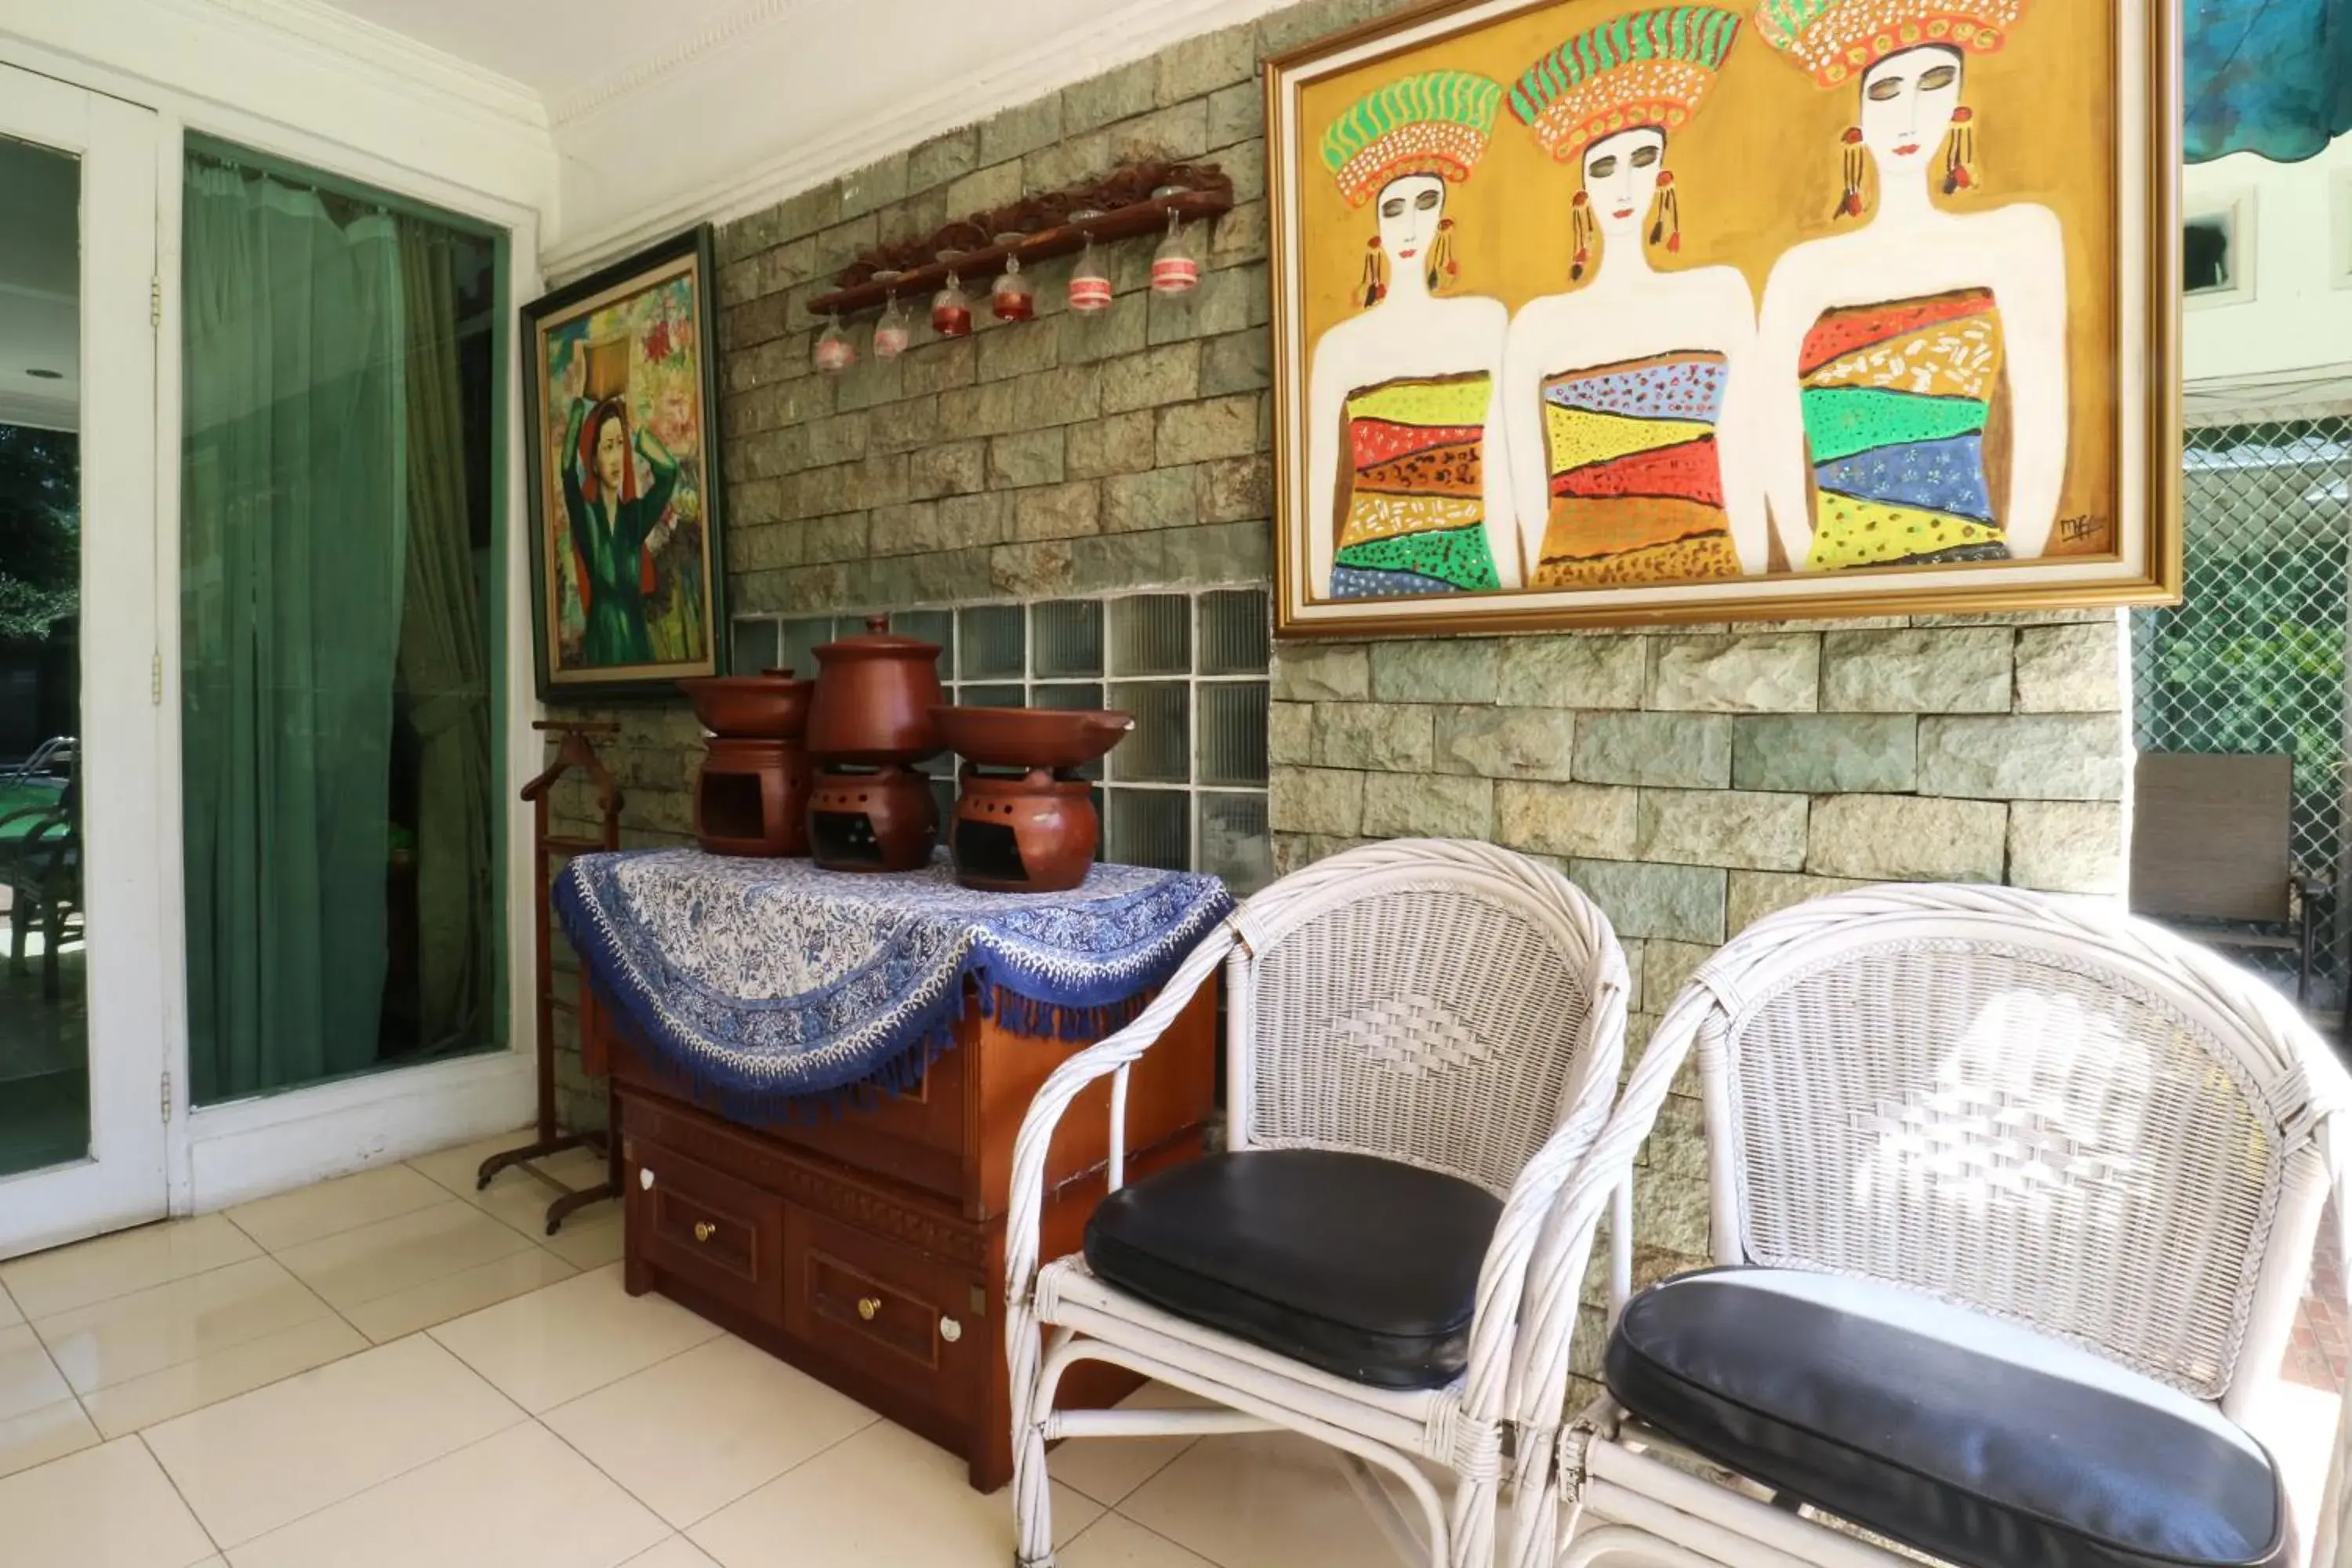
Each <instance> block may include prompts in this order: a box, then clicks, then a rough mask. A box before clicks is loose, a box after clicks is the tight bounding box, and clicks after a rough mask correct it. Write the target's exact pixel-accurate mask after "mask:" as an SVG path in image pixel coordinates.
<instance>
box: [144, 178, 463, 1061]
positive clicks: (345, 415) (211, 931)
mask: <svg viewBox="0 0 2352 1568" xmlns="http://www.w3.org/2000/svg"><path fill="white" fill-rule="evenodd" d="M183 212H184V218H183V258H184V278H183V286H184V287H183V292H184V318H185V319H184V337H183V362H182V363H183V380H184V389H183V390H184V447H183V451H182V455H181V462H182V479H181V516H182V540H181V584H180V589H181V644H182V647H181V654H182V705H183V707H182V729H181V734H182V741H181V751H182V778H183V788H182V816H183V829H184V856H185V871H186V900H187V945H188V953H187V964H188V969H187V973H188V1035H189V1066H190V1072H191V1077H192V1079H193V1084H192V1087H193V1089H194V1100H195V1103H197V1104H199V1105H207V1104H214V1103H217V1102H220V1101H223V1100H235V1099H240V1098H245V1097H247V1096H251V1095H255V1094H260V1093H266V1092H270V1091H275V1090H279V1089H291V1088H296V1087H300V1086H303V1085H309V1084H314V1083H319V1082H322V1081H325V1080H327V1079H338V1078H343V1077H347V1076H350V1075H352V1074H356V1073H364V1072H371V1071H375V1070H378V1069H382V1068H393V1067H400V1066H404V1065H410V1064H415V1063H420V1062H425V1061H431V1060H436V1059H440V1058H446V1057H449V1056H452V1055H456V1054H461V1053H465V1052H468V1051H474V1050H482V1049H491V1048H497V1047H500V1046H501V1045H502V1044H503V1043H504V1037H505V1018H506V1008H505V1005H504V1000H503V975H502V970H501V963H500V953H501V952H502V947H503V943H502V940H501V932H502V931H503V926H504V921H503V916H502V913H501V910H502V909H503V900H502V885H501V878H500V875H499V839H500V831H499V819H500V815H501V813H500V810H499V803H500V802H502V801H503V799H504V797H505V795H506V788H505V784H504V780H503V777H502V775H501V772H500V768H499V750H498V746H497V744H496V737H497V733H498V730H497V726H496V723H495V715H496V714H497V713H498V712H499V710H500V709H499V698H500V695H501V693H500V691H499V679H498V671H499V668H500V660H499V658H498V656H497V650H498V649H499V647H502V630H501V628H502V625H503V612H502V608H501V606H502V604H503V596H502V595H501V593H500V591H499V584H500V582H501V580H502V574H501V573H500V571H499V563H500V561H501V559H502V552H501V550H500V540H501V519H500V515H499V513H500V510H501V509H500V504H499V503H500V500H501V499H502V496H503V493H504V487H503V486H502V485H501V484H500V483H499V482H498V478H497V476H498V475H499V472H500V466H501V462H502V457H503V454H502V450H501V442H500V439H499V419H498V417H497V410H498V409H499V406H500V404H501V394H502V391H503V388H502V386H501V385H500V382H501V379H502V375H503V369H502V367H503V365H504V363H505V352H504V348H505V343H506V341H507V339H506V332H507V325H506V324H507V321H508V315H509V310H508V301H507V300H506V298H505V293H506V289H505V253H504V239H503V237H501V236H499V235H498V234H496V233H494V232H492V231H490V230H488V229H486V228H482V227H480V226H476V225H472V224H470V223H468V222H467V221H465V220H463V219H460V218H457V217H455V216H451V215H448V214H445V213H438V212H434V211H430V210H427V209H424V208H421V207H418V206H416V205H414V204H409V203H405V202H402V201H398V200H396V199H394V198H392V197H390V196H387V195H383V194H382V193H378V192H373V191H369V190H366V189H363V188H362V187H358V186H354V185H352V184H348V183H343V182H339V181H335V180H332V179H330V178H329V177H328V176H325V175H323V174H318V173H316V172H314V171H310V170H305V169H300V168H297V167H292V166H289V165H287V164H284V163H278V162H276V161H274V160H270V159H267V158H264V157H261V156H258V155H257V154H254V153H247V152H244V151H241V150H239V149H236V148H234V147H230V146H226V145H224V144H218V143H210V142H191V145H190V148H189V152H188V156H187V161H186V170H185V183H184V191H183Z"/></svg>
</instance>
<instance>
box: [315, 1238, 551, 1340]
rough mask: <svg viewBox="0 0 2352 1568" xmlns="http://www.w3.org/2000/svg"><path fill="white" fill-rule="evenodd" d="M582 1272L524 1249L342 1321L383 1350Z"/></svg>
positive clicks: (350, 1312) (352, 1310) (351, 1310)
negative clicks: (409, 1336) (389, 1344)
mask: <svg viewBox="0 0 2352 1568" xmlns="http://www.w3.org/2000/svg"><path fill="white" fill-rule="evenodd" d="M576 1272H578V1271H577V1270H576V1269H574V1268H572V1265H570V1264H569V1263H566V1262H564V1261H563V1259H562V1258H558V1257H556V1256H555V1255H554V1254H553V1253H551V1252H542V1251H541V1250H540V1249H539V1248H538V1247H529V1246H526V1247H524V1248H523V1249H522V1250H521V1251H520V1252H510V1253H509V1254H507V1256H505V1257H504V1258H493V1259H492V1260H491V1261H489V1262H488V1263H485V1264H481V1265H479V1266H478V1267H477V1268H468V1269H466V1270H465V1271H464V1272H462V1273H458V1274H449V1275H445V1276H443V1277H442V1278H441V1279H428V1280H426V1281H425V1283H424V1284H422V1285H412V1286H410V1287H409V1288H408V1289H405V1290H395V1291H394V1292H393V1293H392V1294H391V1295H389V1296H379V1297H377V1298H376V1299H375V1300H373V1301H362V1302H361V1303H360V1304H359V1305H358V1306H356V1307H348V1308H345V1309H344V1313H343V1315H344V1316H345V1317H347V1318H349V1319H351V1321H352V1324H353V1325H354V1326H355V1327H357V1328H358V1329H359V1331H361V1332H362V1333H363V1334H365V1335H367V1337H368V1338H370V1339H372V1340H373V1341H375V1342H376V1343H378V1344H383V1343H384V1342H386V1341H389V1340H396V1339H398V1338H400V1337H401V1336H402V1335H403V1334H413V1333H415V1331H417V1330H419V1329H429V1328H431V1327H432V1326H433V1325H434V1324H436V1323H446V1322H447V1321H449V1320H450V1319H452V1318H462V1317H464V1316H465V1315H466V1314H467V1313H468V1312H478V1311H479V1310H482V1309H483V1308H484V1307H490V1306H496V1305H497V1304H498V1303H499V1302H500V1301H507V1300H513V1299H514V1298H515V1297H517V1296H521V1295H525V1294H527V1293H529V1292H530V1291H532V1290H536V1289H540V1288H541V1287H542V1286H546V1285H552V1284H554V1283H555V1282H556V1281H557V1280H559V1279H571V1278H572V1275H573V1274H574V1273H576Z"/></svg>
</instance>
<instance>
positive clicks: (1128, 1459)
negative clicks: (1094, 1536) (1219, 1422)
mask: <svg viewBox="0 0 2352 1568" xmlns="http://www.w3.org/2000/svg"><path fill="white" fill-rule="evenodd" d="M1119 1403H1120V1404H1121V1405H1125V1406H1127V1407H1129V1408H1130V1409H1159V1410H1164V1409H1170V1408H1177V1409H1184V1408H1191V1409H1199V1408H1202V1407H1203V1406H1206V1405H1208V1404H1209V1401H1207V1400H1205V1399H1201V1398H1197V1397H1195V1396H1194V1395H1192V1394H1187V1393H1185V1392H1184V1391H1183V1390H1182V1389H1181V1388H1171V1387H1170V1386H1169V1385H1168V1384H1164V1383H1147V1384H1144V1385H1143V1386H1142V1387H1141V1388H1139V1389H1137V1390H1136V1391H1135V1392H1134V1393H1133V1394H1129V1395H1128V1396H1127V1397H1126V1398H1125V1399H1123V1400H1121V1401H1119ZM1195 1441H1196V1439H1194V1438H1191V1437H1181V1436H1178V1437H1068V1438H1065V1439H1064V1440H1063V1441H1061V1442H1059V1443H1057V1444H1055V1446H1054V1447H1053V1448H1052V1449H1051V1450H1050V1451H1049V1452H1048V1453H1047V1455H1046V1457H1045V1471H1046V1473H1047V1474H1048V1475H1050V1476H1052V1477H1053V1478H1054V1479H1055V1480H1057V1481H1059V1482H1061V1483H1062V1484H1063V1485H1064V1486H1066V1487H1075V1488H1076V1489H1078V1490H1079V1491H1082V1492H1084V1493H1086V1495H1087V1496H1088V1497H1090V1498H1092V1499H1094V1500H1095V1501H1097V1502H1098V1503H1101V1504H1103V1505H1104V1506H1105V1507H1107V1508H1116V1507H1118V1504H1119V1502H1120V1501H1121V1500H1123V1499H1125V1498H1126V1497H1127V1495H1128V1494H1129V1493H1130V1492H1132V1491H1134V1490H1135V1489H1136V1488H1138V1487H1139V1486H1141V1485H1142V1484H1143V1483H1144V1482H1146V1481H1148V1480H1150V1479H1151V1478H1152V1477H1154V1476H1156V1475H1158V1474H1159V1473H1160V1471H1161V1470H1162V1469H1165V1468H1167V1466H1168V1464H1169V1462H1170V1461H1171V1460H1172V1459H1174V1458H1176V1456H1177V1455H1179V1454H1181V1453H1182V1452H1183V1451H1184V1450H1185V1449H1187V1448H1189V1447H1192V1444H1193V1443H1194V1442H1195Z"/></svg>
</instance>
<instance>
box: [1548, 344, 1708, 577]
mask: <svg viewBox="0 0 2352 1568" xmlns="http://www.w3.org/2000/svg"><path fill="white" fill-rule="evenodd" d="M1724 379H1725V365H1724V359H1723V356H1722V355H1721V354H1717V353H1696V352H1692V353H1668V354H1658V355H1654V356H1653V357H1651V358H1648V359H1642V360H1633V361H1629V362H1626V363H1620V364H1610V365H1601V366H1599V367H1597V368H1595V369H1592V370H1580V371H1572V372H1570V373H1568V374H1562V375H1555V376H1552V377H1549V379H1547V380H1546V381H1545V382H1544V384H1543V403H1544V458H1545V463H1546V468H1547V471H1548V472H1549V474H1550V476H1551V512H1550V517H1549V520H1548V521H1547V522H1546V524H1545V528H1544V549H1543V556H1544V558H1543V561H1542V563H1541V564H1540V565H1539V566H1538V568H1537V571H1536V582H1537V584H1538V585H1539V586H1543V587H1552V588H1559V587H1598V586H1601V585H1604V584H1626V583H1677V582H1689V581H1694V580H1697V579H1702V578H1709V577H1737V576H1738V575H1739V553H1738V551H1736V550H1735V549H1733V548H1732V543H1731V527H1730V523H1729V521H1728V519H1727V517H1726V515H1725V513H1724V509H1723V467H1722V464H1721V462H1720V460H1719V459H1718V458H1717V451H1716V444H1715V429H1716V425H1717V422H1718V421H1719V420H1720V419H1721V417H1722V414H1723V387H1724Z"/></svg>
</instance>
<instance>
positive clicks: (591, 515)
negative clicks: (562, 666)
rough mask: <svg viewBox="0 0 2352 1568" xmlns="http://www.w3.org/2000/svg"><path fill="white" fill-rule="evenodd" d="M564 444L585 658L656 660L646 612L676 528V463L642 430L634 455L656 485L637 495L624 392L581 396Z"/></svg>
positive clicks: (595, 662)
mask: <svg viewBox="0 0 2352 1568" xmlns="http://www.w3.org/2000/svg"><path fill="white" fill-rule="evenodd" d="M563 445H564V461H563V507H564V512H565V515H566V516H567V518H568V519H569V520H570V521H571V525H572V582H573V584H574V585H575V586H576V587H577V588H578V590H579V593H580V605H581V610H582V613H583V616H585V617H586V620H587V628H586V636H585V637H584V638H583V641H582V646H581V657H582V660H583V663H584V664H585V665H586V666H587V667H588V668H595V669H611V668H625V667H629V666H635V665H647V664H653V663H656V662H657V659H656V656H655V653H654V644H653V636H652V633H651V631H650V630H649V629H648V627H647V625H646V606H647V605H648V603H649V602H650V601H651V600H652V599H653V597H654V593H655V589H656V574H655V571H654V558H655V557H656V555H658V554H660V553H661V550H662V546H664V545H665V544H667V543H668V542H669V536H670V533H671V531H672V530H673V529H675V527H676V526H677V525H676V523H675V521H673V520H671V519H670V518H669V517H668V516H667V512H668V510H669V503H670V497H671V496H672V494H673V493H674V492H675V491H676V490H677V459H676V458H672V457H671V456H670V454H669V451H668V449H667V447H664V446H663V445H662V444H661V442H660V441H659V440H658V439H656V437H654V436H652V435H651V434H649V433H647V432H646V431H643V430H640V431H638V432H637V436H636V440H635V443H634V445H635V456H636V457H640V458H644V459H645V461H646V469H647V470H648V471H649V472H650V473H651V474H652V475H653V482H652V483H651V484H650V485H649V486H647V487H646V493H645V494H643V495H639V494H637V474H636V468H637V465H636V463H635V460H634V458H632V457H631V455H630V447H631V445H632V443H631V442H630V439H629V416H628V410H627V408H626V407H625V405H623V403H622V400H621V399H619V398H617V397H613V398H607V399H605V400H604V402H602V403H591V402H590V401H589V400H588V399H586V398H584V397H583V398H576V399H574V400H573V402H572V426H571V430H570V433H569V434H568V435H567V437H565V440H564V444H563Z"/></svg>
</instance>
